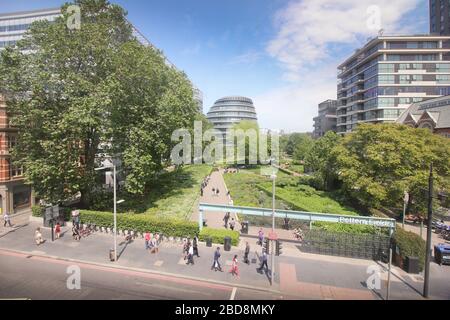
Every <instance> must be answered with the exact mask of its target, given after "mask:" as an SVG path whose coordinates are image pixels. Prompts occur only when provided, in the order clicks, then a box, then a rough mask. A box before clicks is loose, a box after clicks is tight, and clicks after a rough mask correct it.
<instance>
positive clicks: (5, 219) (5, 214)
mask: <svg viewBox="0 0 450 320" xmlns="http://www.w3.org/2000/svg"><path fill="white" fill-rule="evenodd" d="M3 220H4V221H5V223H4V224H3V226H4V227H6V225H9V227H10V228H12V224H11V218H10V216H9V214H8V213H7V212H5V213H4V214H3Z"/></svg>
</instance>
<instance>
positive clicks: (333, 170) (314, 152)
mask: <svg viewBox="0 0 450 320" xmlns="http://www.w3.org/2000/svg"><path fill="white" fill-rule="evenodd" d="M340 140H341V137H340V136H339V135H337V134H336V133H334V132H332V131H328V132H327V133H326V134H325V135H324V136H323V137H321V138H320V139H318V140H316V141H314V143H313V145H312V147H311V148H310V149H309V151H308V152H307V153H306V155H305V166H306V167H307V168H308V169H309V170H312V171H313V172H314V175H315V176H316V177H318V178H319V179H320V181H322V186H323V188H324V189H325V190H328V189H330V188H331V186H332V185H333V181H335V180H336V179H337V167H336V157H335V154H334V153H333V152H332V151H333V149H334V148H335V147H336V146H338V145H339V143H340Z"/></svg>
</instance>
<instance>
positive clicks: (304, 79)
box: [254, 0, 424, 131]
mask: <svg viewBox="0 0 450 320" xmlns="http://www.w3.org/2000/svg"><path fill="white" fill-rule="evenodd" d="M421 2H422V4H424V2H423V0H339V1H336V0H302V1H291V2H290V3H289V4H288V5H287V6H286V7H285V8H283V9H281V10H280V11H279V12H277V13H276V15H275V18H274V22H275V27H276V29H277V33H276V36H275V37H274V38H273V39H272V40H271V41H269V43H268V44H267V47H266V51H267V52H268V54H269V55H270V56H272V57H273V58H275V59H276V60H277V61H278V62H279V64H280V66H281V68H282V70H283V78H284V79H285V80H288V81H289V82H290V84H289V85H286V86H285V87H281V88H277V89H274V90H272V91H270V92H267V93H265V94H263V95H261V96H259V97H256V98H255V99H254V100H255V102H256V107H257V110H258V114H259V120H260V121H259V122H260V124H261V125H262V126H264V127H269V128H272V129H279V128H281V129H285V130H291V131H294V130H295V131H311V130H312V128H313V120H312V119H313V117H315V116H316V115H317V105H318V104H319V103H320V102H322V101H324V100H327V99H335V98H336V85H337V83H336V74H337V70H336V69H337V66H338V65H339V64H340V63H341V62H342V61H341V60H342V59H343V57H342V55H343V54H344V58H345V57H346V56H345V55H349V54H351V53H352V51H353V50H356V49H358V48H359V47H360V46H361V45H363V44H364V43H365V42H366V40H367V38H368V37H372V36H376V35H377V33H378V27H381V28H382V29H383V30H384V34H393V33H395V34H408V33H413V31H414V29H415V28H417V26H416V25H411V24H402V17H403V15H405V14H407V13H408V12H410V11H411V10H414V9H415V7H416V6H417V5H418V4H419V3H421ZM374 6H376V7H374ZM374 8H375V9H376V10H375V11H374ZM377 10H379V13H380V15H379V18H380V19H377V15H376V13H377ZM336 48H341V49H344V50H342V52H338V51H336ZM348 48H351V49H350V50H349V52H345V50H348Z"/></svg>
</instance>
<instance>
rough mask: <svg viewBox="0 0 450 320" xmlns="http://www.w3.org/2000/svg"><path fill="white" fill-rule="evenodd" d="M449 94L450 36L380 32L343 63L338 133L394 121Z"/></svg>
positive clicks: (339, 72)
mask: <svg viewBox="0 0 450 320" xmlns="http://www.w3.org/2000/svg"><path fill="white" fill-rule="evenodd" d="M448 94H450V36H437V35H414V36H379V37H376V38H374V39H372V40H370V41H369V42H368V43H367V44H366V45H365V46H364V47H362V48H361V49H359V50H357V51H356V52H355V53H354V54H352V55H351V56H350V57H349V58H348V59H346V60H345V61H344V62H343V63H342V64H341V65H340V66H339V67H338V88H337V98H338V100H337V101H338V102H337V125H336V126H337V132H338V133H341V134H345V133H349V132H351V131H352V130H353V129H355V128H356V126H357V125H358V124H360V123H382V122H395V121H396V120H397V119H398V117H399V116H400V114H401V113H402V112H403V111H405V109H407V108H408V107H409V106H410V105H411V104H412V103H417V102H421V101H425V100H427V99H432V98H437V97H441V96H444V95H448Z"/></svg>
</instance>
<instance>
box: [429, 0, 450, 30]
mask: <svg viewBox="0 0 450 320" xmlns="http://www.w3.org/2000/svg"><path fill="white" fill-rule="evenodd" d="M449 15H450V3H449V1H448V0H430V33H431V34H433V35H441V36H444V35H445V36H448V35H450V16H449Z"/></svg>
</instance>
